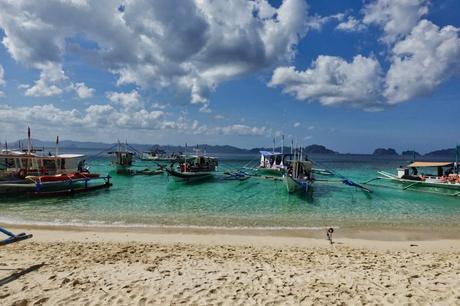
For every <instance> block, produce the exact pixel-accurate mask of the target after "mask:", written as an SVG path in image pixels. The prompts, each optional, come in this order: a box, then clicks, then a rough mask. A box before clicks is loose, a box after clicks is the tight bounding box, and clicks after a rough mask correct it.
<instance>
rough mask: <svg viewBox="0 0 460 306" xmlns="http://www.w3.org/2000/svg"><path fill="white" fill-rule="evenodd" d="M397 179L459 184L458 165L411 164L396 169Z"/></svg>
mask: <svg viewBox="0 0 460 306" xmlns="http://www.w3.org/2000/svg"><path fill="white" fill-rule="evenodd" d="M419 168H421V169H420V170H419ZM427 171H428V172H427ZM398 178H400V179H406V180H413V181H425V182H433V183H445V182H448V181H449V182H454V183H455V182H460V180H459V178H460V177H459V173H458V165H457V164H456V163H454V162H413V163H411V164H409V165H407V166H406V167H399V168H398Z"/></svg>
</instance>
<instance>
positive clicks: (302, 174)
mask: <svg viewBox="0 0 460 306" xmlns="http://www.w3.org/2000/svg"><path fill="white" fill-rule="evenodd" d="M287 173H288V175H289V176H292V177H293V178H296V179H308V180H309V179H311V178H312V162H311V161H309V160H304V161H301V160H291V161H289V166H288V168H287Z"/></svg>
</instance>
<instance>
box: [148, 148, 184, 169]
mask: <svg viewBox="0 0 460 306" xmlns="http://www.w3.org/2000/svg"><path fill="white" fill-rule="evenodd" d="M179 159H180V155H176V154H171V155H169V154H167V153H166V151H164V150H161V149H160V148H155V149H152V150H150V151H146V152H142V155H141V160H143V161H152V162H155V163H157V164H158V165H161V166H164V165H167V164H170V163H172V162H175V161H178V160H179Z"/></svg>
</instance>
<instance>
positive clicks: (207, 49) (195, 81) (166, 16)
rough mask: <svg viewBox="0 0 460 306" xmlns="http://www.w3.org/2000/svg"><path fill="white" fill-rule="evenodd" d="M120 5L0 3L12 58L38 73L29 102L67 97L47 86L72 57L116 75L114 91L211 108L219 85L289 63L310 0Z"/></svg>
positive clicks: (56, 86) (55, 0)
mask: <svg viewBox="0 0 460 306" xmlns="http://www.w3.org/2000/svg"><path fill="white" fill-rule="evenodd" d="M123 4H124V9H123V10H118V6H119V3H116V2H113V1H110V0H87V1H61V0H46V1H25V0H17V1H7V0H0V5H1V7H2V9H1V10H0V28H2V29H3V31H4V33H5V36H4V38H3V40H2V43H3V45H4V46H5V48H6V49H7V50H8V52H9V54H10V55H11V56H12V57H13V58H14V59H15V60H16V61H18V62H20V63H23V64H24V65H27V66H28V67H33V68H36V69H38V70H40V72H41V73H40V79H39V80H37V81H36V82H35V84H33V85H31V86H29V88H27V89H26V95H29V96H52V95H58V94H61V93H62V88H65V87H63V85H61V84H60V82H61V80H60V79H59V80H55V81H52V80H51V79H52V77H50V76H49V75H48V74H50V73H53V71H50V69H49V68H47V67H49V66H53V67H55V68H56V69H59V70H60V71H62V70H63V69H62V67H63V63H64V61H63V59H64V56H65V55H66V53H68V52H72V55H74V56H80V58H81V59H83V60H88V62H89V63H97V64H98V66H99V67H102V68H104V69H106V70H107V71H109V72H111V73H113V74H114V75H116V76H117V84H118V85H122V84H134V85H136V86H140V87H143V88H155V89H161V88H166V87H173V88H174V89H178V90H179V91H181V92H183V93H187V94H188V95H189V96H190V101H191V102H192V103H195V104H201V107H202V109H203V110H204V111H206V110H207V109H208V108H207V104H209V94H210V92H211V91H213V90H214V89H215V88H216V86H218V84H219V83H221V82H224V81H226V80H230V79H233V78H236V77H239V76H242V75H247V74H251V73H255V72H259V71H262V70H264V69H267V68H271V67H273V66H276V65H279V64H281V63H284V62H287V61H289V60H291V59H292V58H293V56H294V55H295V48H296V44H297V43H298V41H299V39H300V38H301V37H302V36H303V35H305V34H306V30H307V27H306V25H305V19H306V15H307V4H306V2H305V1H304V0H285V1H283V2H282V4H281V5H280V6H279V7H274V6H272V5H271V4H270V3H269V2H268V1H267V0H255V1H247V0H234V1H211V0H195V1H192V0H158V1H147V0H128V1H125V2H124V3H123ZM76 38H78V39H76ZM81 39H84V40H87V41H89V42H92V43H94V44H95V46H96V48H93V47H91V48H88V47H87V44H84V43H81V42H80V41H81ZM61 77H62V78H65V77H66V76H65V75H64V74H61ZM77 94H78V92H77Z"/></svg>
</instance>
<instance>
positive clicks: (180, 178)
mask: <svg viewBox="0 0 460 306" xmlns="http://www.w3.org/2000/svg"><path fill="white" fill-rule="evenodd" d="M166 172H167V173H168V174H169V175H170V176H171V177H172V179H173V180H175V181H177V182H184V181H185V182H187V181H201V180H207V179H210V178H212V177H213V176H214V172H178V171H175V170H171V169H166Z"/></svg>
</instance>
